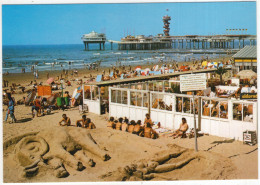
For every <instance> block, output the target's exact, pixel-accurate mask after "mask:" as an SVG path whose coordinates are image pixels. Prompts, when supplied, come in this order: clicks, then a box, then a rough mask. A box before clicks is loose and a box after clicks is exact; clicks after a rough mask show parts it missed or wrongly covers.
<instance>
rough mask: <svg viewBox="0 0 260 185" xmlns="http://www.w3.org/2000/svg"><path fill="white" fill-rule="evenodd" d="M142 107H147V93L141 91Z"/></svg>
mask: <svg viewBox="0 0 260 185" xmlns="http://www.w3.org/2000/svg"><path fill="white" fill-rule="evenodd" d="M143 107H148V93H143Z"/></svg>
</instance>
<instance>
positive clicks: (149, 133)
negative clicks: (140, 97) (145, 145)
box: [140, 122, 159, 139]
mask: <svg viewBox="0 0 260 185" xmlns="http://www.w3.org/2000/svg"><path fill="white" fill-rule="evenodd" d="M140 135H143V136H144V137H147V138H152V139H156V138H158V137H159V136H158V133H157V132H156V131H155V130H153V129H152V126H151V124H150V123H149V122H148V123H147V124H146V127H145V128H144V130H143V131H141V133H140Z"/></svg>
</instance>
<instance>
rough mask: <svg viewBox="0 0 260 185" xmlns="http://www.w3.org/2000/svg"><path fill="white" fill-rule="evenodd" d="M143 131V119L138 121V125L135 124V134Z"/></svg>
mask: <svg viewBox="0 0 260 185" xmlns="http://www.w3.org/2000/svg"><path fill="white" fill-rule="evenodd" d="M141 131H142V126H141V120H138V121H137V122H136V125H135V126H134V130H133V134H136V135H139V134H140V133H141Z"/></svg>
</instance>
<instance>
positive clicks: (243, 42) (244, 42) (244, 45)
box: [243, 39, 245, 47]
mask: <svg viewBox="0 0 260 185" xmlns="http://www.w3.org/2000/svg"><path fill="white" fill-rule="evenodd" d="M243 47H245V39H243Z"/></svg>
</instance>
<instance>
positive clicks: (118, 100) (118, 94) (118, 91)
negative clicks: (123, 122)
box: [116, 90, 122, 104]
mask: <svg viewBox="0 0 260 185" xmlns="http://www.w3.org/2000/svg"><path fill="white" fill-rule="evenodd" d="M116 92H117V98H116V103H120V104H121V103H122V91H120V90H117V91H116Z"/></svg>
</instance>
